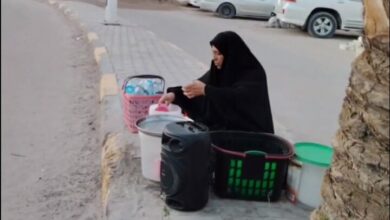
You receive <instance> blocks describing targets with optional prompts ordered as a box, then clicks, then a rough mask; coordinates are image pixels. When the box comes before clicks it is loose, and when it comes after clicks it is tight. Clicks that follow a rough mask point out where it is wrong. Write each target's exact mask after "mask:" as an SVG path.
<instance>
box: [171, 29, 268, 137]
mask: <svg viewBox="0 0 390 220" xmlns="http://www.w3.org/2000/svg"><path fill="white" fill-rule="evenodd" d="M210 45H212V46H215V47H216V48H217V49H218V50H219V51H220V52H221V53H222V54H223V56H224V61H223V63H222V68H221V69H217V67H216V66H215V65H214V62H211V66H210V70H209V71H207V73H205V74H204V75H203V76H202V77H200V78H199V80H200V81H202V82H204V83H205V84H206V87H205V93H206V95H205V96H198V97H196V98H193V99H188V98H187V97H185V96H184V95H183V92H182V90H181V87H175V88H171V89H168V92H169V91H172V92H175V104H179V105H180V106H181V107H182V108H183V110H185V111H186V112H188V113H189V116H190V117H191V118H192V119H194V120H195V121H199V122H203V123H205V124H206V125H207V126H209V128H210V130H244V131H257V132H268V133H274V128H273V120H272V114H271V107H270V103H269V98H268V88H267V79H266V74H265V71H264V69H263V67H262V65H261V64H260V62H259V61H258V60H257V59H256V57H255V56H254V55H253V54H252V52H251V51H250V50H249V48H248V46H247V45H246V44H245V43H244V41H243V40H242V39H241V37H240V36H238V35H237V34H236V33H234V32H232V31H225V32H221V33H219V34H217V35H216V36H215V38H214V39H213V40H211V41H210Z"/></svg>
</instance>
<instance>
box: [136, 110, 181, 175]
mask: <svg viewBox="0 0 390 220" xmlns="http://www.w3.org/2000/svg"><path fill="white" fill-rule="evenodd" d="M176 121H186V119H185V118H184V117H179V116H172V115H151V116H147V117H145V118H142V119H140V120H138V121H137V123H136V125H137V128H138V135H139V138H140V144H141V145H140V148H141V169H142V175H143V176H144V177H145V178H147V179H150V180H153V181H157V182H159V181H160V163H161V155H160V154H161V137H162V132H163V130H164V128H165V126H166V125H167V124H169V123H171V122H176Z"/></svg>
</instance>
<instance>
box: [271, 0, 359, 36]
mask: <svg viewBox="0 0 390 220" xmlns="http://www.w3.org/2000/svg"><path fill="white" fill-rule="evenodd" d="M275 13H276V16H277V18H278V19H279V20H280V21H282V22H283V23H287V24H292V25H295V26H298V27H300V28H301V29H302V30H305V31H308V32H309V34H310V35H311V36H314V37H318V38H330V37H333V35H334V33H335V32H336V30H346V31H351V30H359V31H361V30H362V29H363V3H362V0H278V2H277V3H276V7H275Z"/></svg>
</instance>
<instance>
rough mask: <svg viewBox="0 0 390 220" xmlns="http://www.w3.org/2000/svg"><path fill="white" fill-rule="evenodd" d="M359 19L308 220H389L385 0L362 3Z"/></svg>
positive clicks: (387, 3) (387, 30) (386, 0)
mask: <svg viewBox="0 0 390 220" xmlns="http://www.w3.org/2000/svg"><path fill="white" fill-rule="evenodd" d="M364 20H365V27H364V31H363V44H364V49H365V50H364V51H363V53H362V54H360V55H359V56H358V57H357V58H356V59H355V61H354V62H353V63H352V71H351V76H350V78H349V85H348V87H347V89H346V97H345V99H344V103H343V107H342V111H341V114H340V118H339V124H340V128H339V130H338V131H337V134H336V136H335V138H334V141H333V147H334V156H333V162H332V166H331V167H330V168H329V169H328V170H327V172H326V175H325V177H324V181H323V183H322V187H321V196H322V198H323V199H324V202H323V204H321V205H320V207H318V208H317V209H316V210H314V211H313V212H312V214H311V216H310V217H311V219H312V220H325V219H329V220H330V219H337V220H339V219H348V220H349V219H369V220H371V219H372V220H382V219H383V220H386V219H389V208H390V207H389V0H364Z"/></svg>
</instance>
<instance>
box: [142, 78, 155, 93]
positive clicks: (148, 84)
mask: <svg viewBox="0 0 390 220" xmlns="http://www.w3.org/2000/svg"><path fill="white" fill-rule="evenodd" d="M144 88H145V89H146V91H147V92H148V95H154V87H153V81H152V80H150V79H148V80H146V86H145V87H144Z"/></svg>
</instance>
